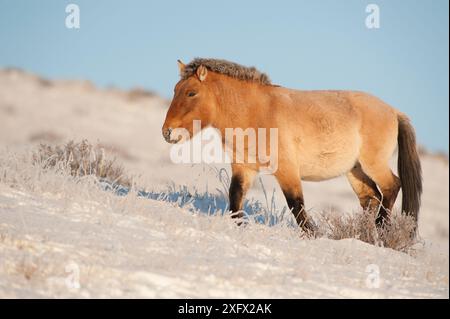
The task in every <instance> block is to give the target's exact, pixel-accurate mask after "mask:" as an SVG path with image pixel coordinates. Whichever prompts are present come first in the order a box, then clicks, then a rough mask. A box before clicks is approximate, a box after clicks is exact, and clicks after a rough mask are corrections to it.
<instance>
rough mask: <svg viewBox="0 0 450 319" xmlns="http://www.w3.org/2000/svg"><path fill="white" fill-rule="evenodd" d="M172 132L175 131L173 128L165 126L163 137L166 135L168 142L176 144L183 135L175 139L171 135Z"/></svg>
mask: <svg viewBox="0 0 450 319" xmlns="http://www.w3.org/2000/svg"><path fill="white" fill-rule="evenodd" d="M172 132H173V129H172V128H171V127H168V128H163V130H162V135H163V137H164V139H165V140H166V142H167V143H170V144H176V143H178V142H179V141H180V139H181V137H179V138H178V139H176V140H173V139H172V137H171V135H172Z"/></svg>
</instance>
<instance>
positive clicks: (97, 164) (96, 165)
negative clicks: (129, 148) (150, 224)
mask: <svg viewBox="0 0 450 319" xmlns="http://www.w3.org/2000/svg"><path fill="white" fill-rule="evenodd" d="M33 162H34V163H35V164H40V165H42V167H43V168H44V169H47V168H57V169H59V168H60V169H68V170H69V171H70V174H71V175H72V176H76V177H81V176H87V175H94V176H97V177H98V178H101V179H105V180H108V181H109V182H111V183H113V184H120V185H122V186H126V187H130V186H131V184H132V180H131V178H129V177H128V176H127V175H126V174H125V173H124V169H123V167H122V166H121V165H119V164H117V163H116V158H111V159H110V158H107V157H106V156H105V149H104V148H102V147H100V146H99V145H92V144H90V143H89V142H88V141H86V140H83V141H81V142H79V143H75V142H73V141H70V142H69V143H67V144H65V145H63V146H51V145H47V144H41V145H40V146H39V148H38V150H37V151H36V152H35V153H34V154H33Z"/></svg>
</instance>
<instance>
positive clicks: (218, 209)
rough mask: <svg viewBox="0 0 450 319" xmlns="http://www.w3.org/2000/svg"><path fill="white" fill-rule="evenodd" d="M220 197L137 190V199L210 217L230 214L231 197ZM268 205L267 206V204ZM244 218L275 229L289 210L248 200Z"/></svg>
mask: <svg viewBox="0 0 450 319" xmlns="http://www.w3.org/2000/svg"><path fill="white" fill-rule="evenodd" d="M100 186H101V188H102V189H103V190H105V191H110V192H113V193H114V194H116V195H118V196H126V195H128V194H129V193H130V191H131V189H130V188H129V187H125V186H122V185H118V184H114V183H111V182H109V181H106V180H102V181H100ZM217 191H218V194H212V193H210V192H203V193H200V192H197V191H194V192H190V191H189V190H188V188H187V187H186V186H180V187H178V188H176V187H175V186H168V187H167V189H166V190H164V191H143V190H138V191H136V194H137V196H138V197H144V198H148V199H153V200H157V201H163V202H167V203H172V204H175V205H176V206H178V207H182V208H185V209H187V210H189V211H190V212H192V213H201V214H206V215H208V216H211V215H224V214H228V213H230V211H229V201H228V196H227V195H226V194H224V192H222V191H221V190H219V189H217ZM266 206H268V205H266ZM243 212H244V215H245V217H244V218H245V219H248V220H253V221H254V222H256V223H258V224H264V225H267V226H273V225H275V224H278V223H279V222H281V221H282V220H284V217H285V213H286V207H284V208H283V209H282V210H281V211H280V212H279V211H278V210H277V209H276V208H275V206H274V205H271V207H270V208H269V207H265V206H264V205H263V204H262V203H261V202H260V201H257V200H253V199H250V200H245V201H244V205H243Z"/></svg>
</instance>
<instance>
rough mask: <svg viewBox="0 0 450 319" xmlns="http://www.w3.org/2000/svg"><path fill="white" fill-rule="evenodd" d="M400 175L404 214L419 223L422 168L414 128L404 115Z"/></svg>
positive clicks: (400, 124) (400, 120)
mask: <svg viewBox="0 0 450 319" xmlns="http://www.w3.org/2000/svg"><path fill="white" fill-rule="evenodd" d="M398 174H399V176H400V181H401V185H402V212H404V213H406V214H408V215H411V216H413V217H414V218H415V219H416V221H417V220H418V217H419V209H420V196H421V194H422V168H421V165H420V159H419V154H418V152H417V145H416V135H415V133H414V128H413V127H412V125H411V123H410V122H409V119H408V118H407V117H406V116H405V115H404V114H399V115H398Z"/></svg>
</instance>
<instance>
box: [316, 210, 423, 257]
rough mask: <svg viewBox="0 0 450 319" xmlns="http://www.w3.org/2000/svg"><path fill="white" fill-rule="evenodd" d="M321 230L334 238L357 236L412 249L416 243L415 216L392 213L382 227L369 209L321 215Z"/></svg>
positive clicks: (384, 245)
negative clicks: (351, 212)
mask: <svg viewBox="0 0 450 319" xmlns="http://www.w3.org/2000/svg"><path fill="white" fill-rule="evenodd" d="M318 220H319V222H318V224H319V227H320V232H321V233H323V234H324V236H325V237H327V238H330V239H335V240H340V239H345V238H356V239H359V240H361V241H363V242H366V243H369V244H372V245H376V246H382V247H386V248H392V249H394V250H398V251H403V252H409V251H410V249H411V248H412V247H413V246H414V245H415V244H416V243H417V239H416V238H415V237H414V235H413V234H414V231H415V227H416V222H415V220H414V218H413V217H411V216H408V215H405V214H400V213H395V212H394V213H393V214H392V215H391V218H390V220H389V222H387V223H385V224H384V225H383V226H382V227H377V226H376V224H375V220H376V214H375V213H373V212H368V211H360V212H355V213H353V214H345V215H343V214H340V213H336V212H331V213H329V214H325V213H322V214H321V215H320V216H319V217H318Z"/></svg>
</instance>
